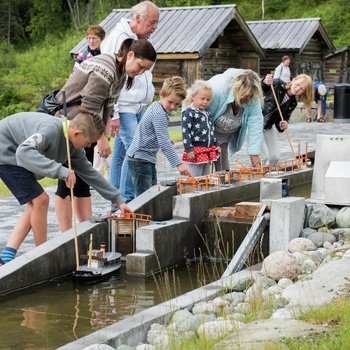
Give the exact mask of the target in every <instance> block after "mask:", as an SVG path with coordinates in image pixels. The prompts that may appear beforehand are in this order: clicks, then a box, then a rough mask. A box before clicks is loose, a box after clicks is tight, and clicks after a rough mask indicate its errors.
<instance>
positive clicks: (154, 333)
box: [147, 323, 167, 345]
mask: <svg viewBox="0 0 350 350" xmlns="http://www.w3.org/2000/svg"><path fill="white" fill-rule="evenodd" d="M164 333H167V328H166V327H165V326H164V325H161V324H158V323H153V324H152V325H151V328H150V330H149V331H148V333H147V342H148V343H149V344H152V345H154V344H153V343H154V341H155V339H156V338H158V337H159V335H161V334H164Z"/></svg>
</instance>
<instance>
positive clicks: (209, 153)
mask: <svg viewBox="0 0 350 350" xmlns="http://www.w3.org/2000/svg"><path fill="white" fill-rule="evenodd" d="M193 150H194V154H195V158H194V159H188V158H187V152H186V151H184V153H183V155H182V161H183V162H184V163H193V164H201V163H209V162H211V161H216V160H217V159H218V158H219V155H220V153H219V152H218V151H217V146H211V147H193Z"/></svg>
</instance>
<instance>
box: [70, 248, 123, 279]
mask: <svg viewBox="0 0 350 350" xmlns="http://www.w3.org/2000/svg"><path fill="white" fill-rule="evenodd" d="M95 252H96V254H95ZM97 252H100V250H99V251H92V256H91V258H90V256H89V255H82V256H81V257H80V258H81V260H82V261H83V262H84V263H83V264H82V265H81V266H80V269H79V270H75V271H73V273H72V278H73V282H78V283H81V282H85V283H86V282H88V283H91V282H99V281H101V280H104V279H107V278H110V277H112V276H113V275H114V274H115V273H116V272H117V271H118V270H119V269H120V268H121V266H122V264H121V256H122V255H121V254H120V253H118V252H106V253H105V254H104V256H101V255H100V254H99V253H97Z"/></svg>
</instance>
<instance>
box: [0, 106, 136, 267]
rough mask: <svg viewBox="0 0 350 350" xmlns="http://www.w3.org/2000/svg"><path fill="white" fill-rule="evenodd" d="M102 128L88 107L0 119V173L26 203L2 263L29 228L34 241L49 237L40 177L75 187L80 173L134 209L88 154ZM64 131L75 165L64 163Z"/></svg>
mask: <svg viewBox="0 0 350 350" xmlns="http://www.w3.org/2000/svg"><path fill="white" fill-rule="evenodd" d="M67 129H68V130H67ZM104 130H105V125H104V123H103V121H102V119H101V117H100V115H99V114H97V113H95V112H90V111H88V110H86V109H84V108H81V109H80V110H79V114H78V115H77V116H76V117H75V118H74V119H73V120H72V121H68V122H67V123H66V122H65V121H64V120H63V119H61V118H57V117H53V116H51V115H46V114H43V113H36V112H24V113H17V114H14V115H11V116H9V117H7V118H5V119H3V120H1V121H0V139H1V142H0V178H1V180H2V181H3V182H4V184H5V185H6V186H7V187H8V188H9V190H10V191H11V192H12V194H13V195H14V196H15V197H16V199H17V200H18V202H19V203H20V204H21V205H22V204H27V207H26V209H25V211H24V212H23V214H22V215H21V217H20V218H19V219H18V221H17V223H16V225H15V227H14V230H13V231H12V233H11V236H10V239H9V241H8V243H7V245H6V247H5V248H4V250H3V252H2V253H1V255H0V265H3V264H5V263H8V262H9V261H11V260H13V259H14V258H15V256H16V253H17V250H18V248H19V246H20V245H21V243H22V242H23V240H24V239H25V237H26V236H27V234H28V233H29V231H30V230H31V229H32V230H33V233H34V241H35V245H36V246H38V245H40V244H42V243H44V242H46V240H47V212H48V208H49V196H48V195H47V193H46V192H45V191H44V189H43V188H42V187H41V185H40V184H39V183H38V181H37V180H39V179H42V178H44V177H49V178H53V179H62V180H64V181H65V182H66V184H67V186H68V187H69V188H73V187H74V185H75V181H76V178H75V173H76V174H78V175H79V176H80V177H81V178H82V179H83V180H84V181H85V182H86V183H88V184H89V185H90V186H92V187H93V188H95V189H96V191H97V192H98V193H99V194H100V195H101V196H102V197H104V198H105V199H107V200H109V201H113V203H116V204H117V205H118V206H119V208H120V210H121V215H124V212H132V211H131V210H130V208H129V207H128V206H127V205H126V204H125V201H124V199H123V198H122V196H121V194H120V192H119V191H118V190H117V189H115V188H114V187H112V186H111V185H110V184H109V183H108V182H107V181H106V180H105V178H104V177H103V176H102V175H101V174H100V173H99V172H98V171H97V170H95V169H94V168H93V167H92V165H91V163H90V162H89V161H88V160H87V158H86V157H85V151H84V149H83V148H84V147H89V146H91V144H92V143H94V142H96V141H97V140H98V139H99V138H100V136H101V135H102V134H103V132H104ZM66 137H68V140H69V147H70V157H71V164H72V169H71V170H69V169H68V168H66V167H64V166H63V165H62V163H65V162H67V160H68V155H67V144H66V142H67V141H66Z"/></svg>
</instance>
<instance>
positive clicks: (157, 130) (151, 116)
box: [126, 77, 191, 196]
mask: <svg viewBox="0 0 350 350" xmlns="http://www.w3.org/2000/svg"><path fill="white" fill-rule="evenodd" d="M186 93H187V91H186V85H185V83H184V81H183V79H182V78H180V77H173V78H168V79H166V80H165V81H164V83H163V86H162V89H161V91H159V97H160V99H159V101H156V102H153V103H152V104H151V105H150V106H149V107H148V108H147V110H146V112H145V114H144V115H143V117H142V119H141V121H140V123H139V125H138V127H137V129H136V132H135V135H134V138H133V140H132V142H131V145H130V147H129V148H128V150H127V152H126V154H127V156H128V165H129V170H130V173H131V176H132V181H133V183H134V186H135V189H136V196H139V195H140V194H141V193H143V192H145V191H147V190H148V189H149V188H150V187H152V186H154V185H156V184H157V170H156V163H157V153H158V151H159V149H161V150H162V152H163V153H164V155H165V156H166V157H167V159H168V161H169V163H170V164H171V166H172V167H177V170H178V171H179V173H180V174H181V175H188V176H191V173H190V171H189V170H188V168H187V166H186V165H185V164H183V163H182V161H181V159H180V157H179V156H178V154H177V153H176V151H175V148H174V146H173V144H172V143H171V141H170V137H169V133H168V123H169V117H168V113H170V112H173V111H175V110H176V109H178V108H179V106H180V105H181V102H182V101H183V100H184V99H185V97H186Z"/></svg>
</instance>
